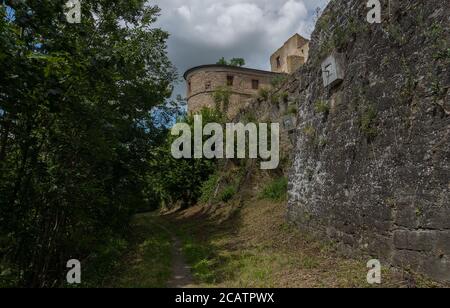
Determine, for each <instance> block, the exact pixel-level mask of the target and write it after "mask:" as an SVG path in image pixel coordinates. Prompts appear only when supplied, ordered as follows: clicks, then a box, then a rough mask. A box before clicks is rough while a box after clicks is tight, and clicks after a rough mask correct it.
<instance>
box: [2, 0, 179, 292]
mask: <svg viewBox="0 0 450 308" xmlns="http://www.w3.org/2000/svg"><path fill="white" fill-rule="evenodd" d="M66 2H67V1H65V0H52V1H8V3H9V5H10V6H11V7H12V9H14V17H15V18H14V19H13V20H10V19H9V20H7V19H6V18H5V16H6V7H5V6H0V67H1V68H2V73H1V74H0V111H1V112H0V243H1V245H0V272H7V273H9V274H8V277H7V279H6V278H5V277H4V276H2V277H0V278H2V279H4V280H5V281H3V282H2V281H0V284H2V283H3V284H6V285H11V284H16V285H20V286H31V287H51V286H58V285H61V283H62V282H63V279H64V276H65V275H64V271H65V265H66V262H67V260H69V259H72V258H79V259H83V260H84V259H85V258H88V259H89V260H93V259H95V258H96V256H97V257H98V256H99V255H100V254H101V251H100V250H99V249H98V247H100V246H101V245H105V243H108V242H109V239H110V238H114V237H120V236H121V234H123V233H124V231H125V230H126V226H127V223H128V221H129V218H130V216H131V214H132V213H134V211H135V210H136V209H137V208H138V207H142V205H143V204H144V203H145V202H146V201H148V199H146V187H147V174H148V171H149V164H148V160H149V159H150V158H151V154H152V151H153V150H154V149H155V148H156V147H157V146H158V142H159V141H158V138H157V136H158V135H159V134H160V129H158V128H157V127H155V125H154V124H155V123H154V119H153V117H152V113H151V112H152V111H153V110H155V108H158V107H160V108H161V110H164V108H166V107H165V106H166V105H165V101H166V99H167V98H168V97H169V96H170V94H171V93H170V92H171V90H170V87H169V86H170V85H171V83H172V82H173V81H174V80H175V79H176V73H175V70H174V68H173V67H172V65H171V64H170V62H169V60H168V58H167V54H166V40H167V38H168V34H167V33H166V32H164V31H162V30H161V29H158V28H154V27H153V26H152V24H153V22H154V21H155V20H156V16H157V15H158V13H159V9H158V8H157V7H155V6H149V5H147V4H146V1H145V0H134V1H125V0H119V1H106V0H84V1H82V20H81V23H80V24H69V23H67V20H66V18H65V15H64V12H63V6H64V4H65V3H66ZM4 268H7V271H3V269H4Z"/></svg>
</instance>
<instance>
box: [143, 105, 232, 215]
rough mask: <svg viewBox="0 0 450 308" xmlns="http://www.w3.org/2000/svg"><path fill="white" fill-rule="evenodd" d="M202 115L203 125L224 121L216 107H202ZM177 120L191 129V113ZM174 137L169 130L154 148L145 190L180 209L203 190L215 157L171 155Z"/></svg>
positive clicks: (202, 192)
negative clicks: (186, 157)
mask: <svg viewBox="0 0 450 308" xmlns="http://www.w3.org/2000/svg"><path fill="white" fill-rule="evenodd" d="M201 115H202V118H203V126H206V125H207V124H208V123H223V122H224V117H223V115H222V113H220V112H219V111H217V110H213V109H208V108H204V109H202V110H201ZM179 122H184V123H187V124H188V125H189V126H190V127H191V131H192V130H193V123H194V117H193V116H188V117H187V118H182V119H180V120H179ZM177 138H178V136H171V135H170V134H169V133H168V136H167V138H166V140H165V142H164V143H163V144H162V145H161V146H159V147H158V148H157V149H156V150H155V151H153V158H152V159H151V160H150V161H149V164H150V170H151V172H150V173H149V176H148V179H147V180H148V190H149V191H150V194H151V195H154V196H155V197H154V199H155V200H157V201H158V203H159V204H161V205H176V204H181V206H182V208H187V207H189V206H192V205H194V204H195V203H196V202H197V201H198V200H199V198H200V197H201V196H202V195H203V194H204V193H205V190H204V187H203V185H204V183H205V182H206V181H208V179H210V176H211V175H212V174H213V173H214V172H215V170H216V160H209V159H175V158H173V156H172V152H171V145H172V143H173V141H174V140H175V139H177ZM192 138H194V134H193V133H192ZM206 139H208V137H204V140H203V141H206ZM192 144H193V139H192ZM205 185H206V184H205Z"/></svg>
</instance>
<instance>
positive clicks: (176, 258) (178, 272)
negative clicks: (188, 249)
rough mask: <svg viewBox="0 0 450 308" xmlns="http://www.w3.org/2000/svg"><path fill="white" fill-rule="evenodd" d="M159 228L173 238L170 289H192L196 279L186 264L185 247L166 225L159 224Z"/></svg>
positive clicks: (168, 285)
mask: <svg viewBox="0 0 450 308" xmlns="http://www.w3.org/2000/svg"><path fill="white" fill-rule="evenodd" d="M158 227H160V228H161V229H163V230H164V231H165V232H167V233H168V234H170V236H171V237H172V273H171V276H170V279H169V281H168V282H167V287H168V288H187V287H192V285H193V284H194V278H193V277H192V273H191V268H190V266H189V265H188V264H187V263H186V260H185V259H184V255H183V246H182V244H181V241H180V239H179V238H178V237H176V236H175V235H174V234H173V232H172V231H170V230H169V229H167V228H166V227H165V226H164V225H162V224H158Z"/></svg>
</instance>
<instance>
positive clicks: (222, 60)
mask: <svg viewBox="0 0 450 308" xmlns="http://www.w3.org/2000/svg"><path fill="white" fill-rule="evenodd" d="M216 64H217V65H228V61H227V60H225V57H222V58H220V60H219V61H217V63H216Z"/></svg>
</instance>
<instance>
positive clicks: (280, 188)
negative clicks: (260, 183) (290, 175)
mask: <svg viewBox="0 0 450 308" xmlns="http://www.w3.org/2000/svg"><path fill="white" fill-rule="evenodd" d="M287 188H288V180H287V178H285V177H281V178H279V179H276V180H274V181H272V182H271V183H270V184H269V185H267V186H266V187H265V188H264V190H263V191H262V193H261V197H262V198H263V199H268V200H272V201H283V200H286V198H287Z"/></svg>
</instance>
